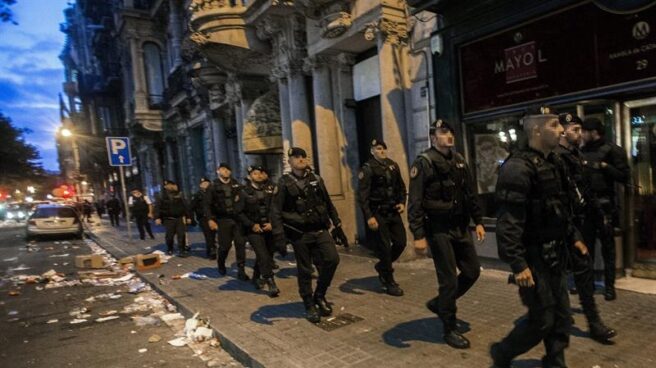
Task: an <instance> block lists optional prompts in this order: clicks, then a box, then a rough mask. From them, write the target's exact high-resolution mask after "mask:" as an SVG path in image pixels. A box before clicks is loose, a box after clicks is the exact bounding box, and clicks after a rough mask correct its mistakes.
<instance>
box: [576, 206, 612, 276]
mask: <svg viewBox="0 0 656 368" xmlns="http://www.w3.org/2000/svg"><path fill="white" fill-rule="evenodd" d="M603 207H604V208H603V210H602V211H588V213H587V214H586V216H585V219H584V220H583V226H582V227H581V233H582V235H583V241H584V242H585V245H586V246H587V247H588V250H589V251H590V257H592V264H593V265H594V259H595V251H596V249H595V248H596V247H595V243H596V240H597V238H599V240H600V242H601V255H602V257H603V259H604V279H605V284H606V287H607V288H614V287H615V240H614V238H613V216H614V209H613V208H609V207H612V206H603ZM593 268H594V266H593Z"/></svg>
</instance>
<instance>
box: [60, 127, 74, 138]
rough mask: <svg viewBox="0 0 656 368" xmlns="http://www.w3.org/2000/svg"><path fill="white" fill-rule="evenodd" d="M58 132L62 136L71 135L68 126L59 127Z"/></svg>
mask: <svg viewBox="0 0 656 368" xmlns="http://www.w3.org/2000/svg"><path fill="white" fill-rule="evenodd" d="M59 133H60V134H61V135H62V137H70V136H72V135H73V132H72V131H71V130H70V129H68V128H62V129H60V130H59Z"/></svg>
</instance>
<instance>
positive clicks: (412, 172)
mask: <svg viewBox="0 0 656 368" xmlns="http://www.w3.org/2000/svg"><path fill="white" fill-rule="evenodd" d="M417 174H419V169H417V166H414V165H413V166H412V169H410V177H411V178H413V179H414V178H416V177H417Z"/></svg>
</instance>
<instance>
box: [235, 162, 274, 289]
mask: <svg viewBox="0 0 656 368" xmlns="http://www.w3.org/2000/svg"><path fill="white" fill-rule="evenodd" d="M267 179H268V177H267V176H266V170H265V169H264V168H263V167H262V166H249V167H248V180H247V183H246V185H245V186H244V188H243V189H242V191H241V201H240V203H241V206H240V211H239V218H240V222H241V223H242V224H243V225H244V231H245V232H246V238H247V239H248V242H249V243H250V244H251V246H253V250H255V266H254V272H253V284H254V285H255V287H256V288H257V289H261V288H262V287H263V285H266V286H267V288H268V295H269V296H270V297H272V298H273V297H277V296H278V294H280V290H279V289H278V286H277V285H276V282H275V280H274V279H273V251H274V243H273V236H272V234H271V230H273V227H272V226H271V220H270V215H269V214H270V212H271V199H272V198H273V192H274V190H275V185H273V184H271V183H270V182H268V180H267Z"/></svg>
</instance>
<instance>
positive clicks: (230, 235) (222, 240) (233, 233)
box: [205, 163, 250, 281]
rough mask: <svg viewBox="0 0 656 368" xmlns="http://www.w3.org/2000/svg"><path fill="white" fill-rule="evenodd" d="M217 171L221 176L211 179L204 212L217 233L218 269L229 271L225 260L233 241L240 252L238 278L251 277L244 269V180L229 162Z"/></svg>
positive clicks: (238, 256) (212, 228) (246, 278)
mask: <svg viewBox="0 0 656 368" xmlns="http://www.w3.org/2000/svg"><path fill="white" fill-rule="evenodd" d="M216 173H217V176H218V177H217V179H216V180H214V183H212V186H211V187H210V189H209V193H208V195H207V201H206V206H205V214H206V217H207V218H208V219H209V226H210V229H211V230H213V231H216V232H217V235H218V241H219V252H218V255H217V265H218V269H219V273H220V274H221V275H225V274H226V273H227V270H226V266H225V261H226V259H227V258H228V253H229V252H230V249H231V248H232V243H233V241H234V243H235V249H236V252H237V269H238V271H237V278H238V279H239V280H242V281H248V280H250V278H249V277H248V275H246V271H245V269H244V266H245V265H246V242H245V240H244V236H243V234H242V225H241V224H240V223H239V216H238V202H239V201H240V196H239V194H240V192H241V184H239V183H238V182H237V181H236V180H235V179H234V178H233V177H232V176H231V175H232V169H231V168H230V166H229V165H228V164H226V163H221V164H220V165H219V167H218V168H217V170H216Z"/></svg>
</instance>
